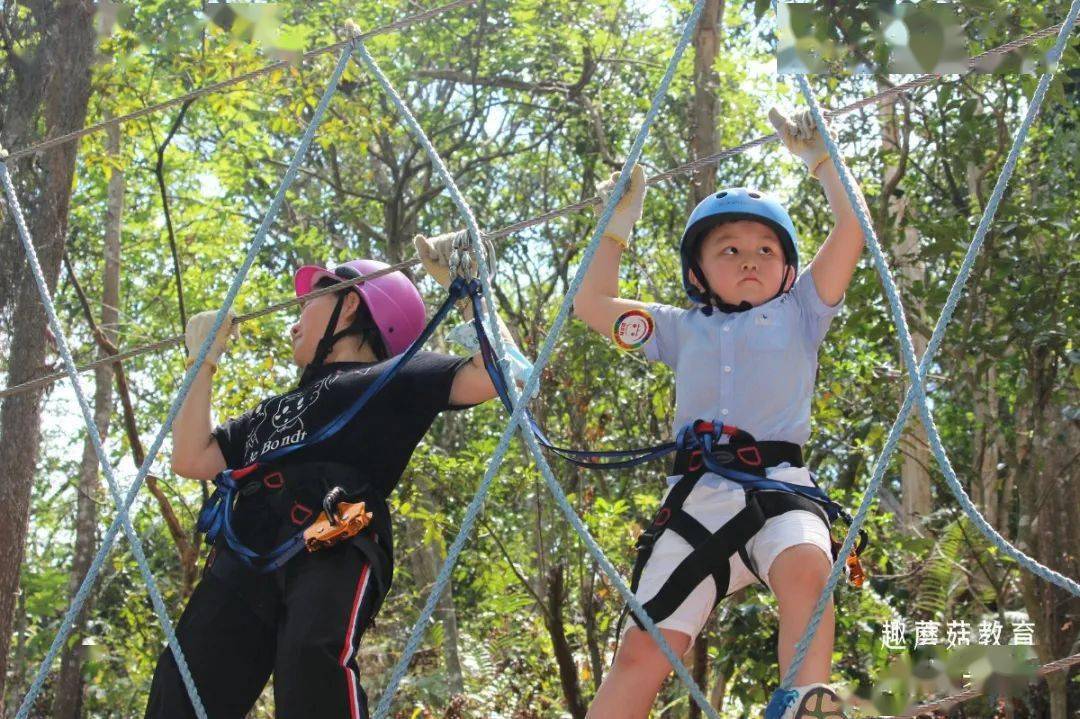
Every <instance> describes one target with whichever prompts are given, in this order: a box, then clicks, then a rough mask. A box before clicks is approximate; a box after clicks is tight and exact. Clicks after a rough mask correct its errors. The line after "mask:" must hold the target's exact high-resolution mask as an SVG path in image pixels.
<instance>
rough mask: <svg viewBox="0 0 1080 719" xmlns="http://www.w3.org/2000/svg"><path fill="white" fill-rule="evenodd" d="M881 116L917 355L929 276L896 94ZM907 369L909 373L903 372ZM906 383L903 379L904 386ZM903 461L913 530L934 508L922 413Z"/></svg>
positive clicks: (922, 344)
mask: <svg viewBox="0 0 1080 719" xmlns="http://www.w3.org/2000/svg"><path fill="white" fill-rule="evenodd" d="M878 108H879V118H880V121H881V143H882V147H883V148H885V149H886V150H887V151H895V152H897V153H899V159H898V161H897V162H896V163H889V164H887V165H886V167H885V177H884V183H883V185H884V188H885V193H884V194H883V196H882V207H881V210H882V214H883V216H884V218H885V221H884V222H882V223H881V225H882V226H883V227H887V228H888V231H887V235H889V236H891V237H892V238H893V242H892V243H890V244H891V246H892V256H893V262H894V266H895V267H896V276H897V286H898V289H899V290H900V293H901V294H902V295H903V296H904V302H905V305H906V307H907V310H908V312H909V313H910V314H911V315H912V316H913V317H914V318H917V319H918V320H919V321H918V322H914V323H912V326H911V340H912V344H913V345H914V347H915V356H916V358H919V357H922V355H923V353H924V352H925V351H926V344H927V342H928V338H927V337H926V335H925V334H924V333H923V331H922V330H921V329H920V328H921V327H922V325H923V324H924V323H923V322H922V319H923V317H924V315H925V310H924V307H923V303H922V301H921V300H920V299H919V298H918V297H916V296H915V295H913V294H912V293H911V292H908V291H907V290H910V289H911V287H912V286H913V285H914V284H915V282H917V281H920V280H922V279H923V278H924V277H925V274H926V270H925V267H924V266H923V263H922V261H921V260H920V259H919V233H918V230H917V229H916V228H915V227H913V226H912V225H911V223H910V212H911V207H910V204H909V202H908V200H907V198H906V197H904V196H903V194H902V193H901V192H899V191H898V189H897V188H898V185H899V183H900V180H901V179H902V177H903V175H904V171H905V166H906V155H907V143H906V141H902V138H901V129H900V120H899V118H898V117H897V114H896V98H889V99H888V100H884V101H882V102H881V103H880V104H879V105H878ZM906 376H907V375H906V374H905V377H906ZM906 389H907V385H906V384H905V391H906ZM900 451H901V454H902V460H901V462H902V464H901V468H900V486H901V493H902V496H901V502H902V507H903V517H902V518H901V519H902V525H903V527H904V528H905V529H908V531H913V529H914V525H915V524H916V523H917V522H918V519H919V518H920V517H923V516H926V515H927V514H929V513H930V511H931V510H932V509H933V499H932V497H931V495H930V472H929V469H930V464H931V459H930V445H929V442H928V441H927V437H926V428H925V427H923V425H922V422H920V421H919V420H918V419H914V420H913V421H909V422H908V423H907V426H906V427H905V429H904V433H903V434H902V435H901V437H900Z"/></svg>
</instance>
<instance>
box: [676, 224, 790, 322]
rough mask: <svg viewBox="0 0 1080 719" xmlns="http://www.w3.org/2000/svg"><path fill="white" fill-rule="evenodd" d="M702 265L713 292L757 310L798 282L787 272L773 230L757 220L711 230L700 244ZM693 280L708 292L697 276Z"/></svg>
mask: <svg viewBox="0 0 1080 719" xmlns="http://www.w3.org/2000/svg"><path fill="white" fill-rule="evenodd" d="M698 266H699V267H701V272H702V274H704V275H705V279H706V281H708V283H709V287H711V288H712V291H713V292H715V293H716V294H717V295H719V296H720V299H722V300H723V301H724V302H727V303H730V304H733V305H738V304H740V303H741V302H743V301H744V300H745V301H746V302H749V303H750V304H751V305H752V306H754V307H756V306H758V305H760V304H764V303H765V302H768V301H769V300H771V299H772V298H773V297H774V296H775V295H776V293H777V292H778V291H779V290H781V285H783V288H782V289H783V290H784V291H787V290H788V289H790V288H791V285H792V283H794V282H795V273H794V272H787V271H786V270H787V263H786V262H785V260H784V250H783V246H782V245H781V244H780V238H779V237H777V235H776V232H775V231H773V229H772V228H771V227H769V226H768V225H765V224H763V223H760V222H754V221H753V220H735V221H733V222H725V223H724V224H722V225H717V226H716V227H714V228H712V229H711V230H709V232H708V234H706V235H705V237H704V238H702V240H701V243H700V244H699V245H698ZM690 281H691V282H692V283H693V284H694V286H695V287H697V288H698V289H699V290H701V291H703V292H704V291H705V288H704V287H702V286H701V285H700V284H699V283H698V280H697V278H696V277H694V274H693V273H690Z"/></svg>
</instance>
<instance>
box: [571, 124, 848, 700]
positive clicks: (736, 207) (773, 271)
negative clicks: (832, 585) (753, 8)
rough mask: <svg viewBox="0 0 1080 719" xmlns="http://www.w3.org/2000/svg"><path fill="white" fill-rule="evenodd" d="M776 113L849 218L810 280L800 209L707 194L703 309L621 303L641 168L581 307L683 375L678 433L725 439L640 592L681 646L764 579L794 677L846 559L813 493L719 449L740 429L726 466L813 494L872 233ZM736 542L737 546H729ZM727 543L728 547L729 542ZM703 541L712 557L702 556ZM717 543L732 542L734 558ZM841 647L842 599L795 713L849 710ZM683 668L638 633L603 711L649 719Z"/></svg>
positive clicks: (691, 457) (695, 252)
mask: <svg viewBox="0 0 1080 719" xmlns="http://www.w3.org/2000/svg"><path fill="white" fill-rule="evenodd" d="M769 119H770V121H771V122H772V123H773V125H774V126H775V127H776V129H777V132H778V133H779V135H780V138H781V139H782V140H783V142H784V144H785V146H787V148H788V149H789V150H790V151H791V152H792V153H793V154H795V155H796V156H798V157H799V158H800V159H802V160H803V161H804V162H805V163H806V165H807V169H808V170H809V171H810V172H811V174H812V175H813V176H814V177H816V178H817V179H818V180H819V181H820V182H821V184H822V187H823V188H824V190H825V195H826V197H827V198H828V202H829V207H830V209H831V210H832V213H833V216H834V220H835V224H834V227H833V230H832V232H831V233H830V234H829V236H828V238H827V239H826V241H825V243H824V244H823V245H822V247H821V249H820V250H819V251H818V253H817V255H816V256H815V258H814V260H813V262H812V263H811V264H810V266H809V268H808V269H807V271H805V272H804V273H803V274H802V275H801V276H800V275H798V270H799V266H798V250H797V244H798V239H797V236H796V232H795V227H794V224H793V223H792V221H791V218H790V217H789V216H788V214H787V212H786V210H785V209H784V208H783V207H782V206H781V205H780V204H779V203H778V202H777V201H776V200H774V199H772V198H770V197H769V196H767V195H765V194H763V193H760V192H756V191H753V190H747V189H745V188H732V189H728V190H721V191H719V192H716V193H714V194H713V195H710V196H709V197H708V198H706V199H705V200H703V201H702V202H701V203H700V204H699V205H698V207H697V208H695V209H694V211H693V213H692V214H691V216H690V220H689V221H688V222H687V226H686V230H685V231H684V233H683V237H682V242H681V247H680V254H681V258H682V277H683V286H684V288H685V290H686V293H687V296H688V297H689V298H690V300H691V301H692V302H694V303H695V306H694V307H693V308H692V309H689V310H686V309H678V308H675V307H670V306H666V305H659V304H645V303H641V302H636V301H634V300H627V299H624V298H621V297H619V286H618V282H619V260H620V257H621V254H622V251H623V250H625V249H626V247H627V246H628V242H629V237H630V232H631V229H632V228H633V225H634V223H635V222H636V221H637V220H638V219H640V217H641V210H642V204H643V200H644V196H645V176H644V173H643V172H642V170H641V168H640V166H637V167H635V168H634V170H633V174H632V176H631V182H630V184H629V185H628V188H627V191H626V194H625V195H624V196H623V197H622V198H621V199H620V200H619V203H618V205H617V206H616V210H615V213H614V215H613V216H612V218H611V222H610V224H609V225H608V227H607V230H606V232H605V235H604V238H603V239H602V241H601V246H600V248H599V249H598V251H597V253H596V256H595V258H594V259H593V262H592V265H591V266H590V267H589V270H588V273H587V275H586V277H585V281H584V283H583V284H582V287H581V291H580V292H579V293H578V295H577V298H576V300H575V305H574V310H575V314H576V315H577V316H578V317H580V318H581V319H582V320H584V321H585V323H586V324H587V325H589V327H591V328H592V329H594V330H596V331H597V332H600V333H601V334H603V335H605V336H612V337H613V338H614V339H615V340H616V341H617V342H619V343H620V344H621V345H623V346H627V343H626V342H624V341H623V340H624V339H625V338H626V337H631V338H633V340H634V342H633V343H634V344H637V345H638V346H640V347H641V349H643V351H644V353H645V356H646V357H648V358H649V359H651V360H659V361H661V362H664V363H665V364H667V365H669V366H670V367H671V368H672V369H673V370H674V371H675V385H676V421H675V426H674V430H675V433H676V434H677V435H679V434H680V430H684V428H686V429H685V430H684V431H683V432H682V433H681V434H682V435H683V436H686V434H687V433H690V434H694V433H695V432H697V433H700V432H702V431H704V432H705V434H709V433H713V435H714V436H713V437H711V438H707V440H708V443H707V444H706V445H705V447H704V449H705V451H706V452H707V453H709V454H711V455H712V456H711V457H710V460H711V461H710V463H709V466H703V458H702V455H701V452H700V451H699V452H696V453H693V452H689V451H683V452H680V454H679V455H678V456H677V458H676V469H675V471H674V472H673V475H675V476H672V477H670V478H669V480H668V481H669V483H670V484H671V485H672V489H669V491H668V494H667V495H665V502H664V506H663V508H662V509H661V511H660V513H658V515H657V518H656V519H655V520H654V522H653V525H652V526H651V527H650V528H649V530H647V531H646V533H645V535H646V538H647V539H648V541H647V542H643V543H639V546H640V547H642V554H641V556H639V560H638V566H636V567H635V571H634V578H633V582H632V588H633V590H634V591H635V594H636V596H637V598H638V599H639V600H641V601H642V602H643V603H644V604H645V608H646V611H648V612H649V615H650V617H651V618H653V619H654V621H656V622H657V623H658V625H659V627H660V629H661V631H662V632H663V634H664V637H665V638H666V639H667V641H668V642H669V643H670V644H671V646H672V648H673V649H674V650H675V652H676V653H677V654H682V653H684V652H685V651H686V650H687V649H688V648H689V647H690V645H691V644H692V642H693V640H694V637H696V636H697V634H698V633H699V632H700V631H701V629H702V627H703V626H704V625H705V622H706V620H707V619H708V616H709V614H710V613H711V611H712V609H713V607H714V606H715V604H716V603H717V602H718V601H719V600H720V599H722V598H723V597H724V596H726V595H728V594H731V593H732V592H734V591H736V590H738V589H740V588H741V587H744V586H746V585H748V584H751V583H753V582H754V581H755V578H756V579H760V580H761V581H762V582H763V583H764V584H766V586H768V587H769V588H770V589H771V590H772V592H773V593H774V594H775V595H776V598H777V602H778V605H779V612H780V638H779V646H778V654H779V663H780V672H781V675H783V674H784V673H785V672H786V670H787V667H788V666H789V665H790V663H791V658H792V656H793V654H794V648H795V643H796V642H797V641H798V639H799V638H800V637H801V635H802V633H803V631H804V630H805V628H806V625H807V622H808V620H809V617H810V614H811V612H812V610H813V606H814V604H815V602H816V600H817V598H818V597H819V596H820V594H821V592H822V590H823V588H824V585H825V581H826V579H827V577H828V574H829V570H830V567H831V563H832V560H831V546H830V537H829V529H828V523H827V518H826V517H825V516H824V514H825V513H824V512H823V511H822V510H821V509H820V507H818V506H815V504H814V503H813V502H812V501H810V500H809V499H803V498H802V497H799V496H797V495H792V494H790V493H787V492H778V491H755V492H752V493H751V492H748V491H746V490H745V489H744V487H743V486H742V485H741V484H739V483H738V482H735V481H731V480H730V479H726V478H724V477H723V476H720V475H719V474H716V473H713V472H711V471H709V469H710V467H716V461H717V460H716V459H714V457H715V456H718V455H720V454H721V451H720V449H717V450H716V451H715V452H713V451H712V450H713V446H712V444H711V442H712V440H713V439H719V438H720V437H721V436H728V437H729V439H730V443H729V444H730V445H731V449H737V450H738V451H735V452H731V451H724V452H723V456H724V457H726V460H722V461H725V462H726V461H730V462H731V464H730V466H731V467H733V468H735V469H737V470H740V471H741V472H742V476H746V475H747V472H749V471H751V470H753V469H754V468H755V461H756V466H757V475H758V476H759V477H760V478H762V479H764V478H766V477H767V478H768V480H776V481H782V482H785V483H788V484H789V485H801V486H806V487H814V483H813V480H812V479H811V475H810V472H809V471H808V470H807V469H805V468H804V467H803V466H802V459H801V445H802V444H804V443H805V442H806V440H807V439H808V438H809V434H810V427H809V422H810V402H811V397H812V394H813V389H814V379H815V375H816V370H817V351H818V347H819V345H820V343H821V340H822V338H823V337H824V335H825V332H826V330H827V329H828V326H829V324H830V322H831V321H832V318H833V317H834V316H835V315H836V314H837V313H838V312H839V310H840V307H841V306H842V303H843V298H844V292H845V290H846V289H847V287H848V284H849V283H850V281H851V277H852V274H853V273H854V270H855V265H856V263H857V262H858V259H859V256H860V254H861V253H862V247H863V235H862V231H861V229H860V227H859V225H858V222H857V220H856V217H855V213H854V211H853V210H852V208H851V205H850V203H849V202H848V200H847V197H846V195H845V193H844V189H843V186H842V184H841V182H840V178H839V175H838V174H837V171H836V169H835V167H834V166H833V164H832V163H831V162H829V156H828V152H827V151H826V149H825V142H824V140H823V139H822V137H821V136H820V135H819V133H818V132H817V129H816V127H815V125H814V122H813V118H812V117H811V116H810V114H809V112H803V113H800V114H799V115H797V116H796V117H795V120H794V122H793V121H791V120H789V119H788V118H786V117H784V116H783V115H781V114H780V113H779V112H778V111H777V110H775V109H773V110H772V111H771V112H770V113H769ZM616 177H617V175H612V179H611V180H610V181H609V182H607V183H605V184H604V186H602V187H601V188H600V191H601V193H602V194H603V193H604V192H605V191H606V192H607V193H610V191H611V188H612V187H613V186H614V180H615V178H616ZM698 420H704V421H705V422H704V423H703V422H697V421H698ZM712 420H715V422H713V421H712ZM695 422H697V424H695ZM716 427H720V429H719V430H717V429H715V428H716ZM736 427H737V428H738V429H739V430H742V431H741V432H739V431H738V430H736ZM747 432H749V435H748V434H746V433H747ZM750 435H753V436H752V437H750ZM699 436H700V435H699ZM755 440H756V441H755ZM726 446H727V445H723V444H720V445H718V447H719V448H723V447H726ZM735 455H738V457H735ZM683 480H685V481H683ZM808 493H812V492H808ZM675 495H677V498H676V497H675ZM793 497H795V499H793ZM751 510H753V512H751ZM754 512H756V513H757V514H753V513H754ZM748 515H753V516H754V517H756V518H757V521H758V524H757V525H751V526H753V529H752V533H751V532H750V531H743V533H742V534H741V535H731V534H730V532H729V530H731V529H732V527H735V526H736V525H740V522H744V520H745V518H746V517H747V516H748ZM669 520H670V524H669ZM762 522H763V524H762ZM744 524H745V523H744ZM690 525H693V526H690ZM740 526H742V525H740ZM722 527H725V530H724V531H725V532H728V534H724V533H722V532H721V531H720V530H721V528H722ZM668 529H670V530H674V531H665V530H668ZM731 536H737V537H738V541H737V542H733V541H728V540H730V538H731ZM687 537H690V538H691V539H689V540H688V539H687ZM695 537H696V538H695ZM706 538H710V541H713V543H712V544H708V543H706V541H705V540H706ZM718 538H719V539H722V540H725V541H728V545H724V544H723V542H721V544H720V545H717V544H716V543H715V541H714V540H716V539H718ZM699 545H700V546H702V547H703V551H702V552H698V553H697V554H694V556H693V557H691V555H692V554H693V553H694V550H695V548H696V547H697V546H699ZM718 546H721V547H729V549H730V557H728V556H727V555H728V549H724V551H717V547H718ZM721 555H722V556H721ZM718 557H719V559H718ZM706 564H707V566H706ZM702 567H704V570H702ZM695 570H699V571H697V573H696V574H695V573H694V572H695ZM701 576H703V577H704V578H702V579H701V580H700V581H698V577H701ZM688 577H690V578H692V579H690V580H689V581H688V580H687V578H688ZM832 643H833V609H832V604H831V602H830V604H829V605H828V607H827V609H826V613H825V615H824V616H823V618H822V621H821V626H820V628H819V630H818V631H817V634H816V635H815V637H814V640H813V642H812V643H811V645H810V649H809V652H808V654H807V656H806V659H805V661H804V662H803V664H802V666H801V667H800V670H799V672H798V675H797V676H796V678H795V686H794V689H793V691H790V692H788V693H787V694H785V695H783V696H781V697H780V701H779V702H777V703H778V704H780V705H781V708H780V709H779V711H780V712H781V713H780V714H779V716H780V717H781V718H782V719H809V718H810V717H814V719H843V717H844V715H843V713H842V706H841V704H840V699H839V697H838V696H837V694H836V693H835V692H834V691H833V690H832V689H831V688H830V687H828V686H827V684H826V682H828V680H829V675H830V664H831V655H832ZM670 671H671V667H670V665H669V664H668V662H667V660H666V658H665V657H664V655H663V654H662V653H661V652H660V650H659V648H658V647H657V646H656V644H655V643H654V642H653V640H652V639H651V638H650V637H649V636H648V634H646V633H645V632H644V631H643V630H642V629H640V628H638V627H630V628H629V629H628V630H627V632H626V635H625V637H624V639H623V641H622V643H621V646H620V648H619V651H618V654H617V656H616V657H615V662H614V666H613V667H612V670H611V672H610V673H609V674H608V676H607V677H606V678H605V679H604V682H603V684H602V685H601V687H600V690H599V691H598V692H597V695H596V698H595V699H594V701H593V704H592V707H591V708H590V710H589V717H591V718H592V719H607V718H608V717H619V718H620V719H626V718H627V717H641V718H642V719H644V718H645V717H647V716H648V713H649V708H650V707H651V705H652V703H653V701H654V700H655V698H656V694H657V692H658V691H659V689H660V686H661V684H662V683H663V681H664V679H665V678H666V677H667V675H668V673H669V672H670ZM774 711H776V710H775V709H774V710H773V711H770V714H773V712H774ZM770 719H772V717H771V716H770Z"/></svg>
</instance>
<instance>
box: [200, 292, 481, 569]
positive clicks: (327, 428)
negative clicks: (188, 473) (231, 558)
mask: <svg viewBox="0 0 1080 719" xmlns="http://www.w3.org/2000/svg"><path fill="white" fill-rule="evenodd" d="M468 287H469V286H468V284H467V283H466V282H465V281H464V280H462V279H456V280H454V281H453V282H452V283H451V285H450V288H449V292H448V294H447V297H446V299H445V300H443V303H442V304H441V305H440V306H439V309H438V310H437V311H436V312H435V315H434V316H433V317H432V318H431V321H430V322H428V324H427V326H426V327H424V330H423V331H422V332H421V333H420V336H419V337H417V338H416V340H415V341H414V342H413V343H412V344H411V345H409V348H408V349H407V350H405V351H404V352H402V353H401V354H400V355H398V357H397V358H396V359H395V360H394V363H393V364H392V365H391V366H390V367H389V368H387V370H386V371H385V372H382V373H381V374H380V375H379V376H378V377H377V378H376V379H375V381H374V382H372V383H371V384H370V385H368V387H367V389H365V390H364V391H363V393H361V395H360V396H359V397H357V399H356V401H355V402H353V403H352V404H351V405H349V406H348V407H347V408H346V409H345V411H343V412H342V413H341V414H339V415H338V416H337V417H335V418H334V419H333V420H331V421H330V422H327V423H326V424H325V425H323V426H322V427H321V428H319V430H318V431H317V432H314V433H313V434H311V435H310V436H309V437H307V438H305V439H304V441H302V442H298V443H296V444H290V445H286V446H284V447H280V448H278V449H275V450H273V451H272V452H269V453H267V454H265V455H263V456H261V457H259V460H258V461H257V462H254V463H252V464H249V465H248V466H246V467H242V468H240V469H235V470H233V469H226V470H224V471H222V472H220V473H219V474H218V475H217V476H216V477H215V478H214V484H215V485H216V487H215V489H214V492H213V494H211V495H210V496H209V497H208V498H207V500H206V502H204V503H203V506H202V509H200V510H199V519H198V522H197V525H196V526H197V527H198V530H199V531H200V532H202V533H204V534H205V535H206V540H207V542H208V543H211V544H213V543H214V542H216V541H217V540H218V538H219V537H220V538H222V539H223V540H224V542H225V544H226V545H227V546H228V547H229V549H231V550H233V552H234V553H235V554H236V556H237V558H238V559H239V560H240V561H241V562H242V563H243V564H245V565H246V566H248V567H250V568H252V569H255V570H257V571H260V572H272V571H274V570H275V569H278V568H279V567H281V566H283V565H284V564H285V563H286V562H288V561H289V560H290V559H292V558H293V557H294V556H296V554H297V553H298V552H300V550H301V549H303V548H304V532H303V530H300V531H299V532H296V533H295V534H293V535H292V536H291V537H289V538H288V539H286V540H285V541H284V542H282V543H281V544H279V545H278V546H276V547H274V548H273V549H271V550H270V551H268V552H256V551H254V550H253V549H251V548H250V547H248V546H246V545H245V544H244V543H243V542H242V541H241V540H240V538H239V537H238V536H237V534H236V532H235V531H234V530H233V526H232V512H233V507H234V505H235V503H236V496H237V493H238V492H239V491H240V487H241V483H240V482H239V481H238V480H242V479H243V478H244V477H246V476H247V475H248V474H251V473H252V472H254V471H255V470H257V469H259V468H260V467H262V466H265V465H266V464H269V463H271V462H274V461H277V460H279V459H281V458H282V457H284V456H286V455H288V454H291V453H293V452H296V451H298V450H301V449H304V448H305V447H310V446H312V445H314V444H317V443H319V442H322V441H324V440H326V439H329V438H330V437H332V436H334V435H335V434H337V433H338V432H339V431H341V429H342V428H343V427H344V426H345V425H347V424H348V423H349V421H350V420H352V419H353V417H355V416H356V415H357V414H359V413H360V411H361V410H362V409H364V407H365V406H366V405H367V403H368V402H370V401H371V399H372V398H373V397H374V396H375V395H376V394H378V393H379V391H380V390H382V388H383V387H385V386H386V384H387V383H388V382H390V380H391V379H393V378H394V376H395V375H396V374H397V373H398V371H399V370H400V369H401V368H402V367H403V366H404V365H405V363H406V362H408V361H409V360H410V359H412V357H413V356H414V355H415V354H416V353H417V352H418V351H420V348H421V347H422V346H423V345H424V344H425V343H426V342H427V341H428V339H430V338H431V335H432V334H433V333H434V332H435V330H436V328H438V326H439V325H440V324H442V322H443V320H445V319H446V316H447V314H449V312H450V310H451V309H452V308H453V306H454V303H455V302H456V301H457V300H459V299H462V298H464V297H465V296H466V294H467V292H468ZM312 519H313V521H314V516H313V517H312Z"/></svg>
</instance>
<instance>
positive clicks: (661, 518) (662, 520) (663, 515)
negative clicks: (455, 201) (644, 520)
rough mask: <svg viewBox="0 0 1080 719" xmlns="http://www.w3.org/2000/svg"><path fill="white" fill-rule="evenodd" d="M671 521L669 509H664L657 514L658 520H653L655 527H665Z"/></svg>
mask: <svg viewBox="0 0 1080 719" xmlns="http://www.w3.org/2000/svg"><path fill="white" fill-rule="evenodd" d="M670 519H671V510H670V509H668V508H667V507H662V508H661V509H660V511H659V512H657V513H656V519H654V520H653V522H652V523H653V526H654V527H663V526H664V525H665V524H667V523H668V520H670Z"/></svg>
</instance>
